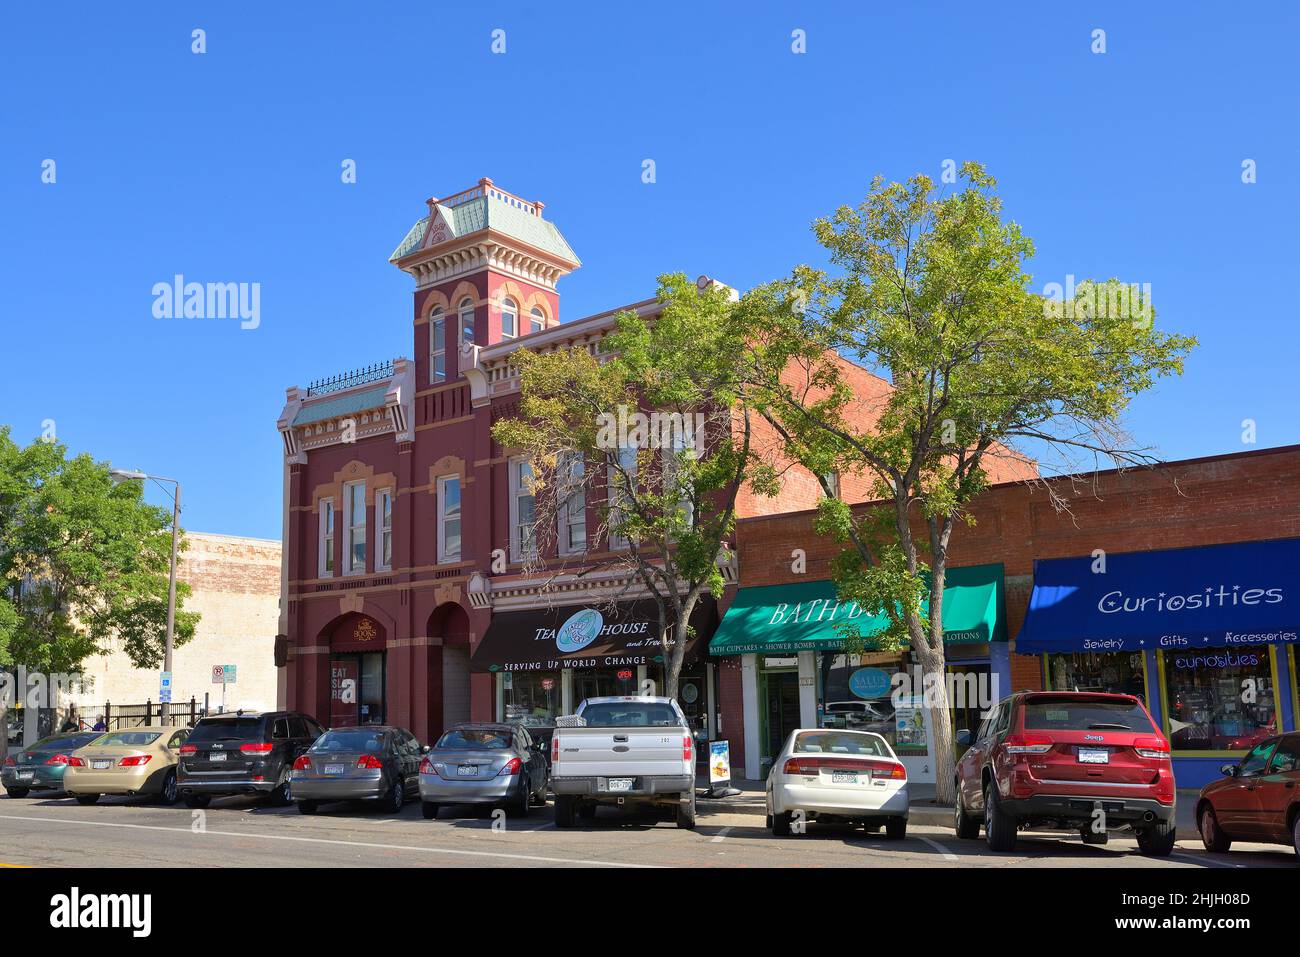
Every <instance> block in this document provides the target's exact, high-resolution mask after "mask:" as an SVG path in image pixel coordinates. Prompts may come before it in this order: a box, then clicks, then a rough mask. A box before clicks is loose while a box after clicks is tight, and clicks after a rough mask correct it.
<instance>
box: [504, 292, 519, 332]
mask: <svg viewBox="0 0 1300 957" xmlns="http://www.w3.org/2000/svg"><path fill="white" fill-rule="evenodd" d="M518 336H519V307H518V306H516V305H515V301H514V300H513V299H502V300H501V338H502V339H515V338H517V337H518Z"/></svg>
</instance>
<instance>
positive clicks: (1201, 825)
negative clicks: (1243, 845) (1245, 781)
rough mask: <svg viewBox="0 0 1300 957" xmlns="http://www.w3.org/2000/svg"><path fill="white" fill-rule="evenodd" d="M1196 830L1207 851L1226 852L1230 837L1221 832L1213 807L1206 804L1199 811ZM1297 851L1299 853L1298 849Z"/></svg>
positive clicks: (1230, 841)
mask: <svg viewBox="0 0 1300 957" xmlns="http://www.w3.org/2000/svg"><path fill="white" fill-rule="evenodd" d="M1197 830H1199V831H1200V832H1201V843H1202V844H1204V845H1205V849H1206V850H1207V851H1211V852H1213V853H1215V854H1226V853H1227V851H1228V849H1229V848H1230V847H1232V838H1230V837H1228V835H1227V834H1224V833H1223V828H1221V827H1219V819H1218V818H1217V817H1215V816H1214V808H1213V807H1211V806H1210V805H1208V804H1207V805H1206V806H1205V808H1204V809H1203V810H1202V811H1201V819H1200V821H1198V822H1197ZM1297 853H1300V851H1298V852H1297Z"/></svg>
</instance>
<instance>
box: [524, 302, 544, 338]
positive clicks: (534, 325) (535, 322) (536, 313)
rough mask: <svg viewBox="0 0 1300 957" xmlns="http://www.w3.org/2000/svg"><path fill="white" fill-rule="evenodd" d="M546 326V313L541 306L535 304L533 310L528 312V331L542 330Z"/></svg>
mask: <svg viewBox="0 0 1300 957" xmlns="http://www.w3.org/2000/svg"><path fill="white" fill-rule="evenodd" d="M545 328H546V313H544V312H542V307H541V306H533V311H532V312H530V313H529V314H528V331H529V332H541V331H542V330H543V329H545Z"/></svg>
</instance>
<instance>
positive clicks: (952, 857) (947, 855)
mask: <svg viewBox="0 0 1300 957" xmlns="http://www.w3.org/2000/svg"><path fill="white" fill-rule="evenodd" d="M916 836H917V837H918V838H919V839H920V840H922V841H924V842H925V843H926V844H929V845H930V846H931V847H933V848H934V849H935V850H936V851H938V852H939V853H940V854H942V855H943V859H944V860H945V861H960V860H961V858H960V857H958V856H957V855H956V854H954V853H953V852H952V851H950V850H948V848H946V847H944V846H943V845H942V844H940V843H939V842H938V841H932V840H930V839H929V838H928V837H921V835H919V834H918V835H916Z"/></svg>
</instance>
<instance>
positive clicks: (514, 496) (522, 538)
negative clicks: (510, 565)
mask: <svg viewBox="0 0 1300 957" xmlns="http://www.w3.org/2000/svg"><path fill="white" fill-rule="evenodd" d="M532 480H533V467H532V466H531V465H529V464H528V461H527V460H526V459H511V460H510V558H511V560H512V561H516V562H521V561H523V560H524V559H526V558H532V557H533V556H534V555H536V553H537V527H536V525H537V504H536V500H535V499H534V497H533V491H532V486H531V482H532Z"/></svg>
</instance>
